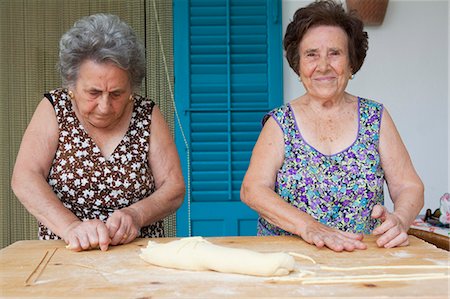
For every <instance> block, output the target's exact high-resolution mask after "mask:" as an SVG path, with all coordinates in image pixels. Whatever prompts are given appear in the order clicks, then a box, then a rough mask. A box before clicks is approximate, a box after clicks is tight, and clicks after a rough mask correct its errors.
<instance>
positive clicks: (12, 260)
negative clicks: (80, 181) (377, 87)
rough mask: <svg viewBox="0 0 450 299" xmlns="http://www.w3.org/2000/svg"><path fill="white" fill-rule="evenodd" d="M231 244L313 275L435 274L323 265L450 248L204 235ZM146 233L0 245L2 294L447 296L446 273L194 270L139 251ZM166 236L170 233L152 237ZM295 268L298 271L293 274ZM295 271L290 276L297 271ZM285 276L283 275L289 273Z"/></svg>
mask: <svg viewBox="0 0 450 299" xmlns="http://www.w3.org/2000/svg"><path fill="white" fill-rule="evenodd" d="M207 239H208V240H209V241H210V242H212V243H215V244H218V245H222V246H229V247H236V248H248V249H251V250H256V251H261V252H279V251H285V252H296V253H301V254H305V255H308V256H310V257H312V258H313V259H315V260H316V261H317V264H316V265H314V264H312V263H311V262H309V261H307V260H301V259H296V262H297V263H298V264H299V266H300V267H302V268H304V269H309V270H313V271H315V272H317V273H316V275H317V276H326V275H349V274H353V275H354V274H389V273H396V274H398V273H400V274H402V273H418V272H420V273H423V272H427V273H431V272H432V273H436V272H444V273H445V274H446V275H447V277H448V274H449V270H448V268H447V269H439V270H436V269H407V270H405V269H401V270H398V269H395V270H393V269H381V270H380V269H379V270H365V271H363V272H358V273H355V272H352V271H350V272H346V273H342V272H339V271H338V272H334V273H330V271H324V270H322V269H320V265H327V266H336V267H354V266H367V265H441V266H442V265H444V266H445V265H447V267H448V265H449V253H448V252H447V251H444V250H441V249H438V248H436V247H435V246H433V245H431V244H429V243H426V242H424V241H422V240H420V239H418V238H416V237H414V236H410V242H411V245H410V246H408V247H401V248H393V249H380V248H377V247H376V245H375V239H374V238H372V237H370V236H368V237H366V239H365V242H366V243H367V244H368V247H369V248H368V249H367V250H361V251H355V252H341V253H335V252H332V251H331V250H329V249H326V248H323V249H318V248H316V247H314V246H311V245H309V244H307V243H305V242H304V241H302V240H301V239H299V238H296V237H223V238H207ZM148 240H149V239H137V240H135V241H134V242H133V243H130V244H127V245H123V246H116V247H112V248H110V249H109V250H108V251H106V252H101V251H99V250H91V251H84V252H72V251H70V250H68V249H66V248H65V246H64V245H65V244H64V243H63V242H62V241H20V242H16V243H14V244H12V245H10V246H8V247H6V248H4V249H2V250H1V251H0V296H1V297H20V298H22V297H42V298H44V297H45V298H47V297H50V296H52V297H58V298H61V297H73V298H76V297H78V298H80V297H82V298H87V297H104V298H112V297H115V298H192V297H195V298H199V297H202V298H218V297H231V298H238V297H277V298H279V297H302V298H304V297H316V298H317V297H321V298H323V297H325V298H336V297H340V298H348V297H351V298H358V297H359V298H379V297H383V298H399V297H402V298H405V297H409V298H410V297H414V298H448V296H449V284H450V282H449V279H448V278H441V279H434V280H426V281H417V280H416V281H414V280H411V281H397V282H364V283H354V282H352V283H340V284H312V285H305V284H302V283H301V282H300V281H295V280H294V281H277V280H273V279H271V278H265V277H254V276H246V275H238V274H224V273H217V272H191V271H181V270H174V269H166V268H160V267H156V266H152V265H150V264H148V263H146V262H144V261H143V260H142V259H141V258H140V257H139V256H138V255H139V253H140V249H141V248H143V247H145V246H146V245H147V242H148ZM153 240H154V241H157V242H167V241H171V240H173V239H170V238H163V239H153ZM297 274H298V273H297ZM294 275H296V273H293V274H291V275H290V276H294ZM290 276H288V277H290Z"/></svg>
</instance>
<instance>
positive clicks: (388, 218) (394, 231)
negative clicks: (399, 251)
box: [372, 205, 409, 248]
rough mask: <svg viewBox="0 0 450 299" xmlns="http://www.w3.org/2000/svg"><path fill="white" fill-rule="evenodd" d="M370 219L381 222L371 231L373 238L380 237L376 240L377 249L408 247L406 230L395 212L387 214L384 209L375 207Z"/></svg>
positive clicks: (379, 206) (378, 206)
mask: <svg viewBox="0 0 450 299" xmlns="http://www.w3.org/2000/svg"><path fill="white" fill-rule="evenodd" d="M372 218H374V219H380V220H381V225H380V226H378V227H377V228H375V229H374V230H373V234H374V235H375V236H380V237H379V238H378V239H377V245H378V247H385V248H392V247H397V246H407V245H409V240H408V233H407V232H408V228H407V227H405V224H404V223H403V221H402V220H401V218H400V217H399V216H398V215H396V214H395V212H394V213H389V211H388V210H387V209H386V208H385V207H383V206H381V205H375V207H374V208H373V210H372Z"/></svg>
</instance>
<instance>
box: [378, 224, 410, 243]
mask: <svg viewBox="0 0 450 299" xmlns="http://www.w3.org/2000/svg"><path fill="white" fill-rule="evenodd" d="M376 243H377V246H378V247H384V248H392V247H397V246H407V245H409V239H408V234H407V233H406V232H405V231H402V230H401V228H400V226H398V225H397V226H393V227H391V228H390V229H389V230H387V231H386V232H384V233H383V234H382V235H381V236H380V237H379V238H378V239H377V241H376Z"/></svg>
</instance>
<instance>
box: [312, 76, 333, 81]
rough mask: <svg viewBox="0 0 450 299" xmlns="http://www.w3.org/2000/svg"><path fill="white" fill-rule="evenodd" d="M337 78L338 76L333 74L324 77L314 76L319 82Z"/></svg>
mask: <svg viewBox="0 0 450 299" xmlns="http://www.w3.org/2000/svg"><path fill="white" fill-rule="evenodd" d="M335 79H336V78H335V77H333V76H323V77H317V78H314V80H315V81H318V82H330V81H333V80H335Z"/></svg>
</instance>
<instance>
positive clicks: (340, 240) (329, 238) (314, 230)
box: [299, 220, 367, 252]
mask: <svg viewBox="0 0 450 299" xmlns="http://www.w3.org/2000/svg"><path fill="white" fill-rule="evenodd" d="M302 228H303V229H302V230H301V231H300V234H299V235H300V237H301V238H302V239H303V240H305V241H306V242H308V243H309V244H313V245H315V246H317V247H319V248H322V247H324V246H326V247H328V248H330V249H331V250H333V251H337V252H340V251H354V250H355V249H366V248H367V246H366V244H364V243H363V242H362V239H363V238H364V236H363V235H362V234H354V233H349V232H344V231H341V230H338V229H335V228H331V227H328V226H326V225H323V224H321V223H319V222H317V221H316V220H311V221H310V222H309V223H308V224H307V225H304V226H302Z"/></svg>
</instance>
